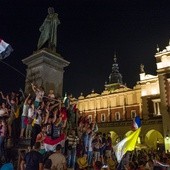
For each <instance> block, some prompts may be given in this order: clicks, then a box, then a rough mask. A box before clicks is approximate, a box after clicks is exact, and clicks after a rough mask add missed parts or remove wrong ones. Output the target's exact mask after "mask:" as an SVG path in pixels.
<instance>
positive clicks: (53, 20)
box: [37, 7, 60, 52]
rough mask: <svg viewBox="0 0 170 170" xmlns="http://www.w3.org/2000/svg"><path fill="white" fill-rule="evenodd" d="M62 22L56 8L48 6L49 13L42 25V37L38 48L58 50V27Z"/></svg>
mask: <svg viewBox="0 0 170 170" xmlns="http://www.w3.org/2000/svg"><path fill="white" fill-rule="evenodd" d="M59 24H60V20H59V19H58V14H57V13H55V11H54V8H52V7H49V8H48V15H47V17H46V18H45V20H44V22H43V24H42V25H41V27H40V29H39V30H40V32H41V34H40V37H39V40H38V45H37V49H38V50H39V49H41V48H43V47H47V48H48V49H50V50H52V51H54V52H55V51H56V47H57V27H58V25H59Z"/></svg>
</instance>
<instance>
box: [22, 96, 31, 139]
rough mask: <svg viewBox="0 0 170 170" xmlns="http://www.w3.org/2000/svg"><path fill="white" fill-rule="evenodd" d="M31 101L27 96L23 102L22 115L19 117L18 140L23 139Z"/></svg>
mask: <svg viewBox="0 0 170 170" xmlns="http://www.w3.org/2000/svg"><path fill="white" fill-rule="evenodd" d="M31 102H32V100H31V99H30V94H29V95H28V96H27V98H26V99H25V101H24V105H23V110H22V115H21V132H20V138H23V137H24V131H25V129H26V127H27V124H28V109H29V105H30V104H31Z"/></svg>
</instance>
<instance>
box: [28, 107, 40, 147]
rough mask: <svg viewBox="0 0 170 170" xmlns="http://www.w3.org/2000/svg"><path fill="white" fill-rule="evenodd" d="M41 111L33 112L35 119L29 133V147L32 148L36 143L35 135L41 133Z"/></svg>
mask: <svg viewBox="0 0 170 170" xmlns="http://www.w3.org/2000/svg"><path fill="white" fill-rule="evenodd" d="M41 112H42V111H41V110H39V109H36V110H35V115H34V116H35V117H34V120H33V128H32V132H31V147H33V146H34V144H35V142H36V137H37V135H38V134H39V133H40V132H41V123H42V117H41Z"/></svg>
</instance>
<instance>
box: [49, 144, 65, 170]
mask: <svg viewBox="0 0 170 170" xmlns="http://www.w3.org/2000/svg"><path fill="white" fill-rule="evenodd" d="M61 149H62V146H61V145H60V144H58V145H57V146H56V152H55V153H53V154H52V155H50V156H49V159H50V160H51V161H52V165H51V169H52V170H53V169H54V170H66V169H67V165H66V158H65V156H64V155H63V154H62V152H61Z"/></svg>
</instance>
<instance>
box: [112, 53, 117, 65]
mask: <svg viewBox="0 0 170 170" xmlns="http://www.w3.org/2000/svg"><path fill="white" fill-rule="evenodd" d="M113 61H114V63H116V62H117V56H116V51H115V52H114V57H113Z"/></svg>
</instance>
